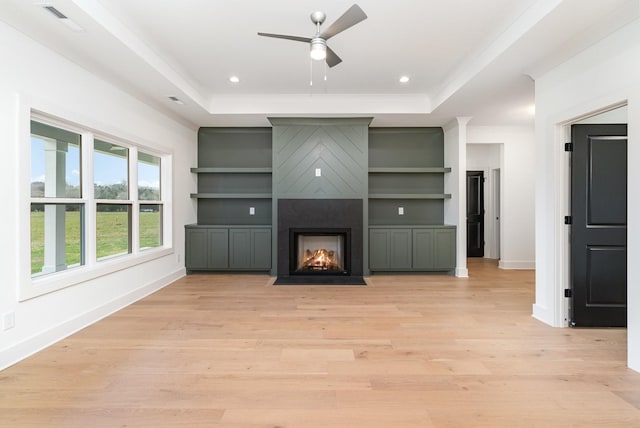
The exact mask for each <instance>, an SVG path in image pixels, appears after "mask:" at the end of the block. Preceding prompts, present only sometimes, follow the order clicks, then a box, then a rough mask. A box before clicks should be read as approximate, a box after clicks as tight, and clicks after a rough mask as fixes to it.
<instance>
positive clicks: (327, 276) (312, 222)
mask: <svg viewBox="0 0 640 428" xmlns="http://www.w3.org/2000/svg"><path fill="white" fill-rule="evenodd" d="M362 205H363V204H362V199H279V200H278V237H277V239H278V254H277V256H278V259H277V260H278V262H277V265H278V273H277V275H278V277H277V279H276V282H275V284H276V285H280V284H282V285H285V284H292V285H293V284H303V285H304V284H329V285H331V284H336V285H338V284H345V285H349V284H352V285H365V284H366V283H365V282H364V279H363V278H362V275H363V224H362V210H363V208H362ZM300 232H307V233H310V234H320V235H321V234H331V233H340V234H342V236H344V238H345V248H344V250H345V254H344V260H345V269H342V270H339V271H333V272H332V271H322V270H318V271H316V272H314V271H307V272H296V267H295V264H296V259H297V257H296V253H295V251H296V240H295V236H296V234H297V233H300Z"/></svg>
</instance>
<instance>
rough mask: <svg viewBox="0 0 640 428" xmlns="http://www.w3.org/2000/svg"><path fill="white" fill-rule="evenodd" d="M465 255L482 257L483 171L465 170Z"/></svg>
mask: <svg viewBox="0 0 640 428" xmlns="http://www.w3.org/2000/svg"><path fill="white" fill-rule="evenodd" d="M467 257H484V171H467Z"/></svg>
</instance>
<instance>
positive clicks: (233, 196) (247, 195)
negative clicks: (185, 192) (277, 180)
mask: <svg viewBox="0 0 640 428" xmlns="http://www.w3.org/2000/svg"><path fill="white" fill-rule="evenodd" d="M191 197H192V198H198V199H271V193H192V194H191Z"/></svg>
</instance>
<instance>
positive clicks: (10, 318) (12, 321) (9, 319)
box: [2, 312, 16, 331]
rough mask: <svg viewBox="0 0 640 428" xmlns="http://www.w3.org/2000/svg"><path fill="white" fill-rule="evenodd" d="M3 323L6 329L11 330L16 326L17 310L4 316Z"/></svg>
mask: <svg viewBox="0 0 640 428" xmlns="http://www.w3.org/2000/svg"><path fill="white" fill-rule="evenodd" d="M2 324H3V328H4V330H5V331H6V330H11V329H12V328H14V327H15V326H16V313H15V312H7V313H6V314H4V316H3V317H2Z"/></svg>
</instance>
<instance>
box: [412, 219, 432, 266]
mask: <svg viewBox="0 0 640 428" xmlns="http://www.w3.org/2000/svg"><path fill="white" fill-rule="evenodd" d="M433 266H434V245H433V229H413V268H414V269H418V270H426V269H433Z"/></svg>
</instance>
